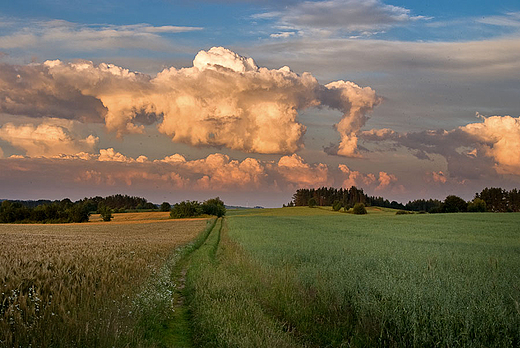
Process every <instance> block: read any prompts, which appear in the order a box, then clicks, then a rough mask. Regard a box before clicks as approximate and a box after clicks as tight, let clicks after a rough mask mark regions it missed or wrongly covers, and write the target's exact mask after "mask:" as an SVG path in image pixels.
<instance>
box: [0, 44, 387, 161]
mask: <svg viewBox="0 0 520 348" xmlns="http://www.w3.org/2000/svg"><path fill="white" fill-rule="evenodd" d="M2 68H3V69H2V70H1V72H0V110H1V111H2V112H4V113H8V114H13V115H26V116H30V117H57V118H66V119H73V120H78V121H81V122H104V123H105V125H106V128H107V130H108V131H110V132H115V133H117V134H118V136H120V137H122V136H124V134H128V133H141V132H143V130H144V125H150V124H157V127H158V129H159V131H160V132H161V133H163V134H165V135H167V136H169V137H171V139H172V141H173V142H177V143H184V144H189V145H192V146H216V147H226V148H229V149H233V150H239V151H243V152H250V153H264V154H291V153H294V152H295V151H297V150H299V149H301V148H302V147H303V143H302V141H303V140H302V137H303V134H304V133H305V126H304V125H303V124H301V123H300V122H299V121H298V113H299V112H300V111H301V110H304V109H306V108H310V107H327V108H330V109H332V110H337V111H339V112H340V113H341V114H343V116H342V117H341V120H340V121H339V123H338V124H337V125H336V128H337V130H338V131H339V133H340V136H341V143H340V145H339V150H338V154H339V155H344V156H357V155H358V154H357V134H358V132H359V131H360V129H361V127H362V126H363V125H364V124H365V122H366V120H367V117H368V116H367V115H368V113H370V112H371V111H372V109H373V108H374V107H375V106H376V105H378V104H379V102H380V98H379V97H378V96H377V95H376V94H375V92H374V90H372V89H371V88H370V87H364V88H362V87H360V86H358V85H356V84H355V83H353V82H349V81H346V82H345V81H336V82H331V83H329V84H327V85H321V84H319V83H318V81H317V80H316V78H314V77H313V76H312V75H311V74H310V73H303V74H302V75H298V74H296V73H294V72H292V71H291V70H290V68H289V67H282V68H280V69H268V68H263V67H258V66H257V65H256V64H255V62H254V60H253V59H252V58H245V57H242V56H239V55H238V54H236V53H234V52H232V51H230V50H227V49H225V48H223V47H213V48H211V49H210V50H208V51H200V52H199V53H198V54H197V56H196V57H195V59H194V61H193V66H192V67H189V68H182V69H176V68H173V67H172V68H169V69H165V70H163V71H162V72H160V73H159V74H157V75H156V76H155V77H152V76H149V75H146V74H140V73H136V72H132V71H129V70H127V69H124V68H121V67H118V66H115V65H112V64H105V63H102V64H99V65H94V64H93V63H92V62H89V61H79V62H74V63H64V62H62V61H59V60H55V61H47V62H45V63H43V64H30V65H27V66H12V65H7V64H4V65H3V66H2Z"/></svg>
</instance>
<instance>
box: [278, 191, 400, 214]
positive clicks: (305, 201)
mask: <svg viewBox="0 0 520 348" xmlns="http://www.w3.org/2000/svg"><path fill="white" fill-rule="evenodd" d="M311 199H314V201H313V202H316V205H317V206H334V205H335V204H336V202H340V203H341V206H342V207H349V208H350V207H353V206H354V204H356V203H363V204H365V205H368V206H370V205H372V206H378V207H386V208H394V209H405V208H404V205H402V204H401V203H399V202H396V201H392V202H390V201H389V200H387V199H384V198H383V197H373V196H368V195H366V194H365V193H364V192H363V189H358V188H357V187H356V186H352V187H351V188H349V189H344V188H340V189H336V188H333V187H320V188H318V189H298V190H297V191H296V193H295V194H294V195H293V199H292V201H291V202H289V203H288V204H287V205H286V206H288V207H293V206H306V205H309V202H310V200H311Z"/></svg>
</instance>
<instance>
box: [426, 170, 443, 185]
mask: <svg viewBox="0 0 520 348" xmlns="http://www.w3.org/2000/svg"><path fill="white" fill-rule="evenodd" d="M425 181H426V182H427V183H431V182H434V183H441V184H445V183H446V181H448V178H446V175H445V174H444V173H443V172H442V171H438V172H427V173H426V176H425Z"/></svg>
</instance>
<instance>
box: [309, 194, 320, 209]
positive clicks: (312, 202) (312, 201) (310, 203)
mask: <svg viewBox="0 0 520 348" xmlns="http://www.w3.org/2000/svg"><path fill="white" fill-rule="evenodd" d="M308 203H309V208H314V207H316V205H318V202H317V201H316V198H314V197H312V198H310V199H309V202H308Z"/></svg>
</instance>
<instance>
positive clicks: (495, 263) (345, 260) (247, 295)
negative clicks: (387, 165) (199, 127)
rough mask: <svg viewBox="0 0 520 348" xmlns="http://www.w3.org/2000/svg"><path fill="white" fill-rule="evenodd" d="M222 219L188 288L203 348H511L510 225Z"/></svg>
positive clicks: (485, 218)
mask: <svg viewBox="0 0 520 348" xmlns="http://www.w3.org/2000/svg"><path fill="white" fill-rule="evenodd" d="M229 215H230V216H229V218H228V224H229V230H228V231H229V232H228V234H229V237H227V236H226V233H224V234H223V235H222V241H221V243H220V244H221V247H220V248H219V249H218V251H217V252H216V258H215V259H211V258H210V257H209V256H207V257H206V256H205V258H204V259H199V261H198V262H197V265H196V266H194V269H195V270H196V271H195V272H194V273H192V275H193V277H191V282H192V285H191V286H192V290H193V298H194V300H193V302H192V306H193V314H194V319H195V323H196V326H197V327H199V329H198V331H197V332H198V334H199V335H200V337H199V342H200V343H201V345H205V346H211V344H214V345H215V346H221V347H226V346H228V347H229V346H240V347H246V346H277V344H278V346H281V345H283V344H286V345H287V346H291V345H292V346H312V347H314V346H321V347H326V346H329V347H343V346H354V347H365V346H380V347H403V346H410V347H517V346H520V306H519V302H520V215H518V214H450V215H444V214H438V215H402V216H396V215H395V212H393V213H385V212H384V211H378V213H377V214H376V213H375V212H373V211H370V210H369V215H368V216H355V215H350V214H339V213H332V212H329V211H325V210H322V211H321V212H320V211H319V210H318V209H309V208H287V209H279V210H273V211H258V212H250V211H249V212H230V214H229ZM225 231H226V230H225V229H224V232H225ZM208 255H211V254H210V253H208ZM215 322H218V323H219V325H221V328H222V329H221V330H220V331H219V330H218V328H217V327H216V325H217V324H215ZM266 327H268V328H269V330H270V331H269V334H266V333H265V330H266V329H265V328H266ZM243 337H248V339H247V340H245V339H243ZM275 337H277V338H280V340H281V341H280V342H285V343H275V339H274V338H275ZM271 339H272V340H271ZM259 342H264V345H262V344H260V343H259ZM247 344H249V345H247Z"/></svg>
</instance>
